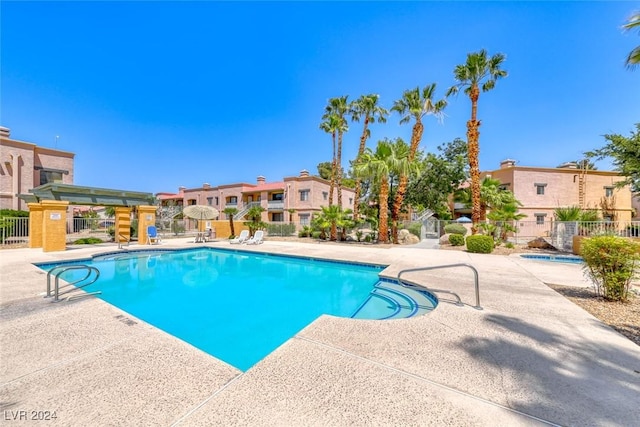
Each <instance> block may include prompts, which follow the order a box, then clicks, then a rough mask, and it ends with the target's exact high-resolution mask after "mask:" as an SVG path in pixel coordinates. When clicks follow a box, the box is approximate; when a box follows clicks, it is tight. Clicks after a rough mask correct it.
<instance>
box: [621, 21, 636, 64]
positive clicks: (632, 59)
mask: <svg viewBox="0 0 640 427" xmlns="http://www.w3.org/2000/svg"><path fill="white" fill-rule="evenodd" d="M622 28H624V29H625V30H627V31H630V30H633V29H636V28H637V29H638V30H640V12H634V13H633V14H632V15H631V16H630V17H629V20H628V21H627V23H626V24H624V25H623V26H622ZM625 63H626V65H627V67H628V68H629V69H634V68H636V67H637V66H638V64H640V46H636V47H635V48H634V49H633V50H632V51H631V52H629V55H628V56H627V60H626V62H625Z"/></svg>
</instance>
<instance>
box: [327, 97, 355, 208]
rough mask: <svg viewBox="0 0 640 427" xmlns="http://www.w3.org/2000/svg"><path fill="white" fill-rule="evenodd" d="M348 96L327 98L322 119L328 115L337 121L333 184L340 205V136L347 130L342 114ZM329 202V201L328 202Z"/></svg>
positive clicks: (346, 108) (345, 110)
mask: <svg viewBox="0 0 640 427" xmlns="http://www.w3.org/2000/svg"><path fill="white" fill-rule="evenodd" d="M347 98H348V96H340V97H337V98H331V99H329V104H328V105H327V106H326V107H325V109H324V111H325V113H324V116H322V118H323V119H325V120H327V119H329V118H330V117H333V118H334V119H336V118H337V120H338V123H337V127H336V131H337V133H338V147H337V149H336V151H335V158H334V162H335V165H334V173H335V175H334V176H335V185H336V187H337V188H338V206H340V207H342V136H343V134H344V133H345V132H347V131H348V130H349V126H348V125H347V120H346V119H345V118H344V116H345V115H346V114H347V113H348V112H349V104H348V103H347ZM329 204H331V203H329Z"/></svg>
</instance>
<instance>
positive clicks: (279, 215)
mask: <svg viewBox="0 0 640 427" xmlns="http://www.w3.org/2000/svg"><path fill="white" fill-rule="evenodd" d="M271 221H273V222H282V221H284V213H283V212H274V213H272V214H271Z"/></svg>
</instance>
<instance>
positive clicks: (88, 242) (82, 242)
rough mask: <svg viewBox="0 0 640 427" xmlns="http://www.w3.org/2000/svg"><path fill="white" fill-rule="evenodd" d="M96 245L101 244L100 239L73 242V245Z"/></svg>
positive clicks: (83, 239) (90, 238)
mask: <svg viewBox="0 0 640 427" xmlns="http://www.w3.org/2000/svg"><path fill="white" fill-rule="evenodd" d="M96 243H103V242H102V239H98V238H97V237H84V238H82V239H78V240H76V241H75V242H73V244H74V245H95V244H96Z"/></svg>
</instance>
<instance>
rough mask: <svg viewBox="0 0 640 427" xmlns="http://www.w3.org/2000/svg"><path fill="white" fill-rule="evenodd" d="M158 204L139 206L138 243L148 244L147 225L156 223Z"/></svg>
mask: <svg viewBox="0 0 640 427" xmlns="http://www.w3.org/2000/svg"><path fill="white" fill-rule="evenodd" d="M157 209H158V208H157V207H156V206H138V244H139V245H146V244H147V227H148V226H150V225H156V211H157Z"/></svg>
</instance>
